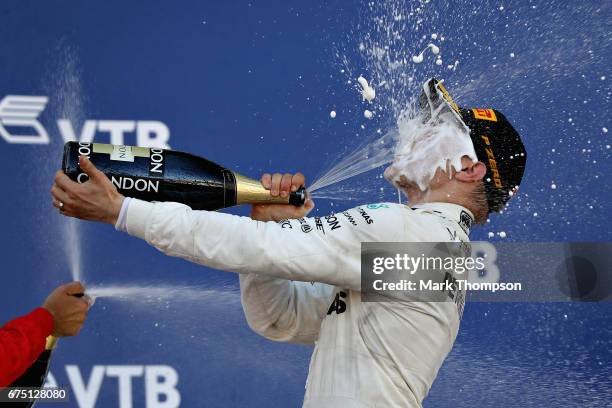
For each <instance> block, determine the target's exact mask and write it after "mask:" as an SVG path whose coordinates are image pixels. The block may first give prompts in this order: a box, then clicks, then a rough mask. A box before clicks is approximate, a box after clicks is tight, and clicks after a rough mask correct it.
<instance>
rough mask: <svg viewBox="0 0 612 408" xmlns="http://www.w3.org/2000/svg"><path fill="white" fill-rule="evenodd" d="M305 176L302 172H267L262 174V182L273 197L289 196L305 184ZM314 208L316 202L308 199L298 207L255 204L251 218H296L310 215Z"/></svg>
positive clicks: (259, 219)
mask: <svg viewBox="0 0 612 408" xmlns="http://www.w3.org/2000/svg"><path fill="white" fill-rule="evenodd" d="M304 182H305V178H304V175H303V174H302V173H295V174H293V175H292V174H289V173H286V174H284V175H283V174H280V173H274V174H273V175H271V174H269V173H266V174H264V175H263V176H261V184H262V185H263V187H264V188H265V189H266V190H270V195H271V196H272V197H283V198H284V197H289V194H290V193H291V192H295V191H297V190H298V189H299V188H300V187H303V186H304ZM313 208H314V202H313V201H312V200H311V199H309V198H308V199H306V201H305V202H304V205H302V206H299V207H296V206H292V205H283V204H254V205H253V207H252V209H251V218H252V219H254V220H257V221H277V222H278V221H280V220H283V219H295V218H301V217H305V216H306V215H308V213H309V212H310V211H311V210H312V209H313Z"/></svg>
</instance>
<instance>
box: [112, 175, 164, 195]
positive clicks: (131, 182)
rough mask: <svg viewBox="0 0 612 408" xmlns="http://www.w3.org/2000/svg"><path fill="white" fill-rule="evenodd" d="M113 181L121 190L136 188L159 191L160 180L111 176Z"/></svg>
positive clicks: (137, 189)
mask: <svg viewBox="0 0 612 408" xmlns="http://www.w3.org/2000/svg"><path fill="white" fill-rule="evenodd" d="M111 183H113V185H114V186H115V187H117V188H118V189H119V190H136V191H141V192H142V191H146V192H152V191H154V192H156V193H159V180H145V179H140V178H138V179H133V178H131V177H122V176H117V177H116V176H111Z"/></svg>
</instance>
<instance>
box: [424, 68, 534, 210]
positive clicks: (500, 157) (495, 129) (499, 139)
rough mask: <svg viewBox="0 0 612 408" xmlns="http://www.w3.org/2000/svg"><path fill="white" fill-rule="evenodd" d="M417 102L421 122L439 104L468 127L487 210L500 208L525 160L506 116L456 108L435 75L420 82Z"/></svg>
mask: <svg viewBox="0 0 612 408" xmlns="http://www.w3.org/2000/svg"><path fill="white" fill-rule="evenodd" d="M419 105H420V106H421V109H422V112H423V114H424V120H425V121H428V120H430V118H431V117H432V115H433V113H434V111H436V110H437V109H439V108H440V105H442V109H443V108H445V107H448V108H450V109H448V110H450V111H451V112H452V113H453V114H454V117H455V118H456V119H457V121H458V122H460V124H462V125H463V126H466V127H467V128H468V129H469V131H470V138H471V139H472V143H473V145H474V151H475V152H476V156H477V157H478V160H480V161H481V162H483V163H484V164H485V165H486V167H487V174H486V175H485V178H484V180H483V182H484V186H485V192H486V195H487V203H488V205H489V212H491V211H495V212H499V211H500V210H502V209H503V208H504V206H505V205H506V202H508V200H509V199H510V197H512V195H514V194H515V193H516V190H517V189H518V186H519V184H521V179H522V178H523V173H524V171H525V163H526V162H527V152H526V151H525V146H524V145H523V142H522V141H521V137H520V136H519V134H518V132H517V131H516V130H515V129H514V128H513V127H512V125H511V124H510V122H508V119H506V117H505V116H504V115H503V114H502V113H501V112H499V111H498V110H495V109H483V108H471V109H466V108H462V107H460V106H459V105H457V104H456V103H455V101H454V100H453V98H452V97H451V96H450V95H449V93H448V91H447V90H446V88H444V85H442V82H440V81H438V80H437V79H435V78H432V79H430V80H429V81H427V82H426V83H425V85H423V92H422V93H421V96H420V98H419Z"/></svg>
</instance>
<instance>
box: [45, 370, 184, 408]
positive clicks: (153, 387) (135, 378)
mask: <svg viewBox="0 0 612 408" xmlns="http://www.w3.org/2000/svg"><path fill="white" fill-rule="evenodd" d="M64 368H65V370H66V376H67V377H68V382H69V393H70V398H71V399H73V400H76V403H77V405H78V406H79V408H94V407H96V405H97V402H98V397H99V396H100V393H101V392H102V394H105V393H106V394H116V395H117V397H118V401H117V405H115V406H118V407H119V408H132V407H133V406H143V402H144V406H145V407H146V408H176V407H179V406H180V404H181V393H180V392H179V390H178V388H177V385H178V383H179V375H178V372H177V371H176V370H175V369H174V368H173V367H171V366H167V365H106V366H105V365H94V366H93V367H92V368H91V369H89V368H88V369H85V370H84V373H83V372H81V369H80V368H79V366H77V365H67V366H65V367H64ZM86 372H89V376H87V374H85V373H86ZM105 378H107V379H112V378H114V379H116V381H108V380H107V381H104V379H105ZM44 386H45V387H65V385H64V384H59V383H58V382H57V381H56V379H55V377H54V376H53V374H52V373H50V372H49V373H48V374H47V379H46V382H45V385H44ZM110 387H115V390H116V391H115V390H109V388H110ZM136 387H143V389H142V391H143V392H142V394H144V401H136V398H134V391H135V388H136ZM140 393H141V392H139V394H140Z"/></svg>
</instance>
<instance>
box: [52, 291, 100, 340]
mask: <svg viewBox="0 0 612 408" xmlns="http://www.w3.org/2000/svg"><path fill="white" fill-rule="evenodd" d="M84 292H85V287H84V286H83V285H82V284H81V282H72V283H68V284H66V285H63V286H60V287H59V288H57V289H55V290H54V291H53V292H51V294H50V295H49V297H48V298H47V300H45V303H43V305H42V307H43V308H45V309H47V310H48V311H49V313H51V315H52V316H53V335H54V336H55V337H64V336H75V335H77V334H78V333H79V331H80V330H81V328H82V327H83V323H85V319H86V318H87V311H88V310H89V303H88V302H87V300H86V299H85V298H82V297H81V298H79V297H75V296H73V295H76V294H82V293H84Z"/></svg>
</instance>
